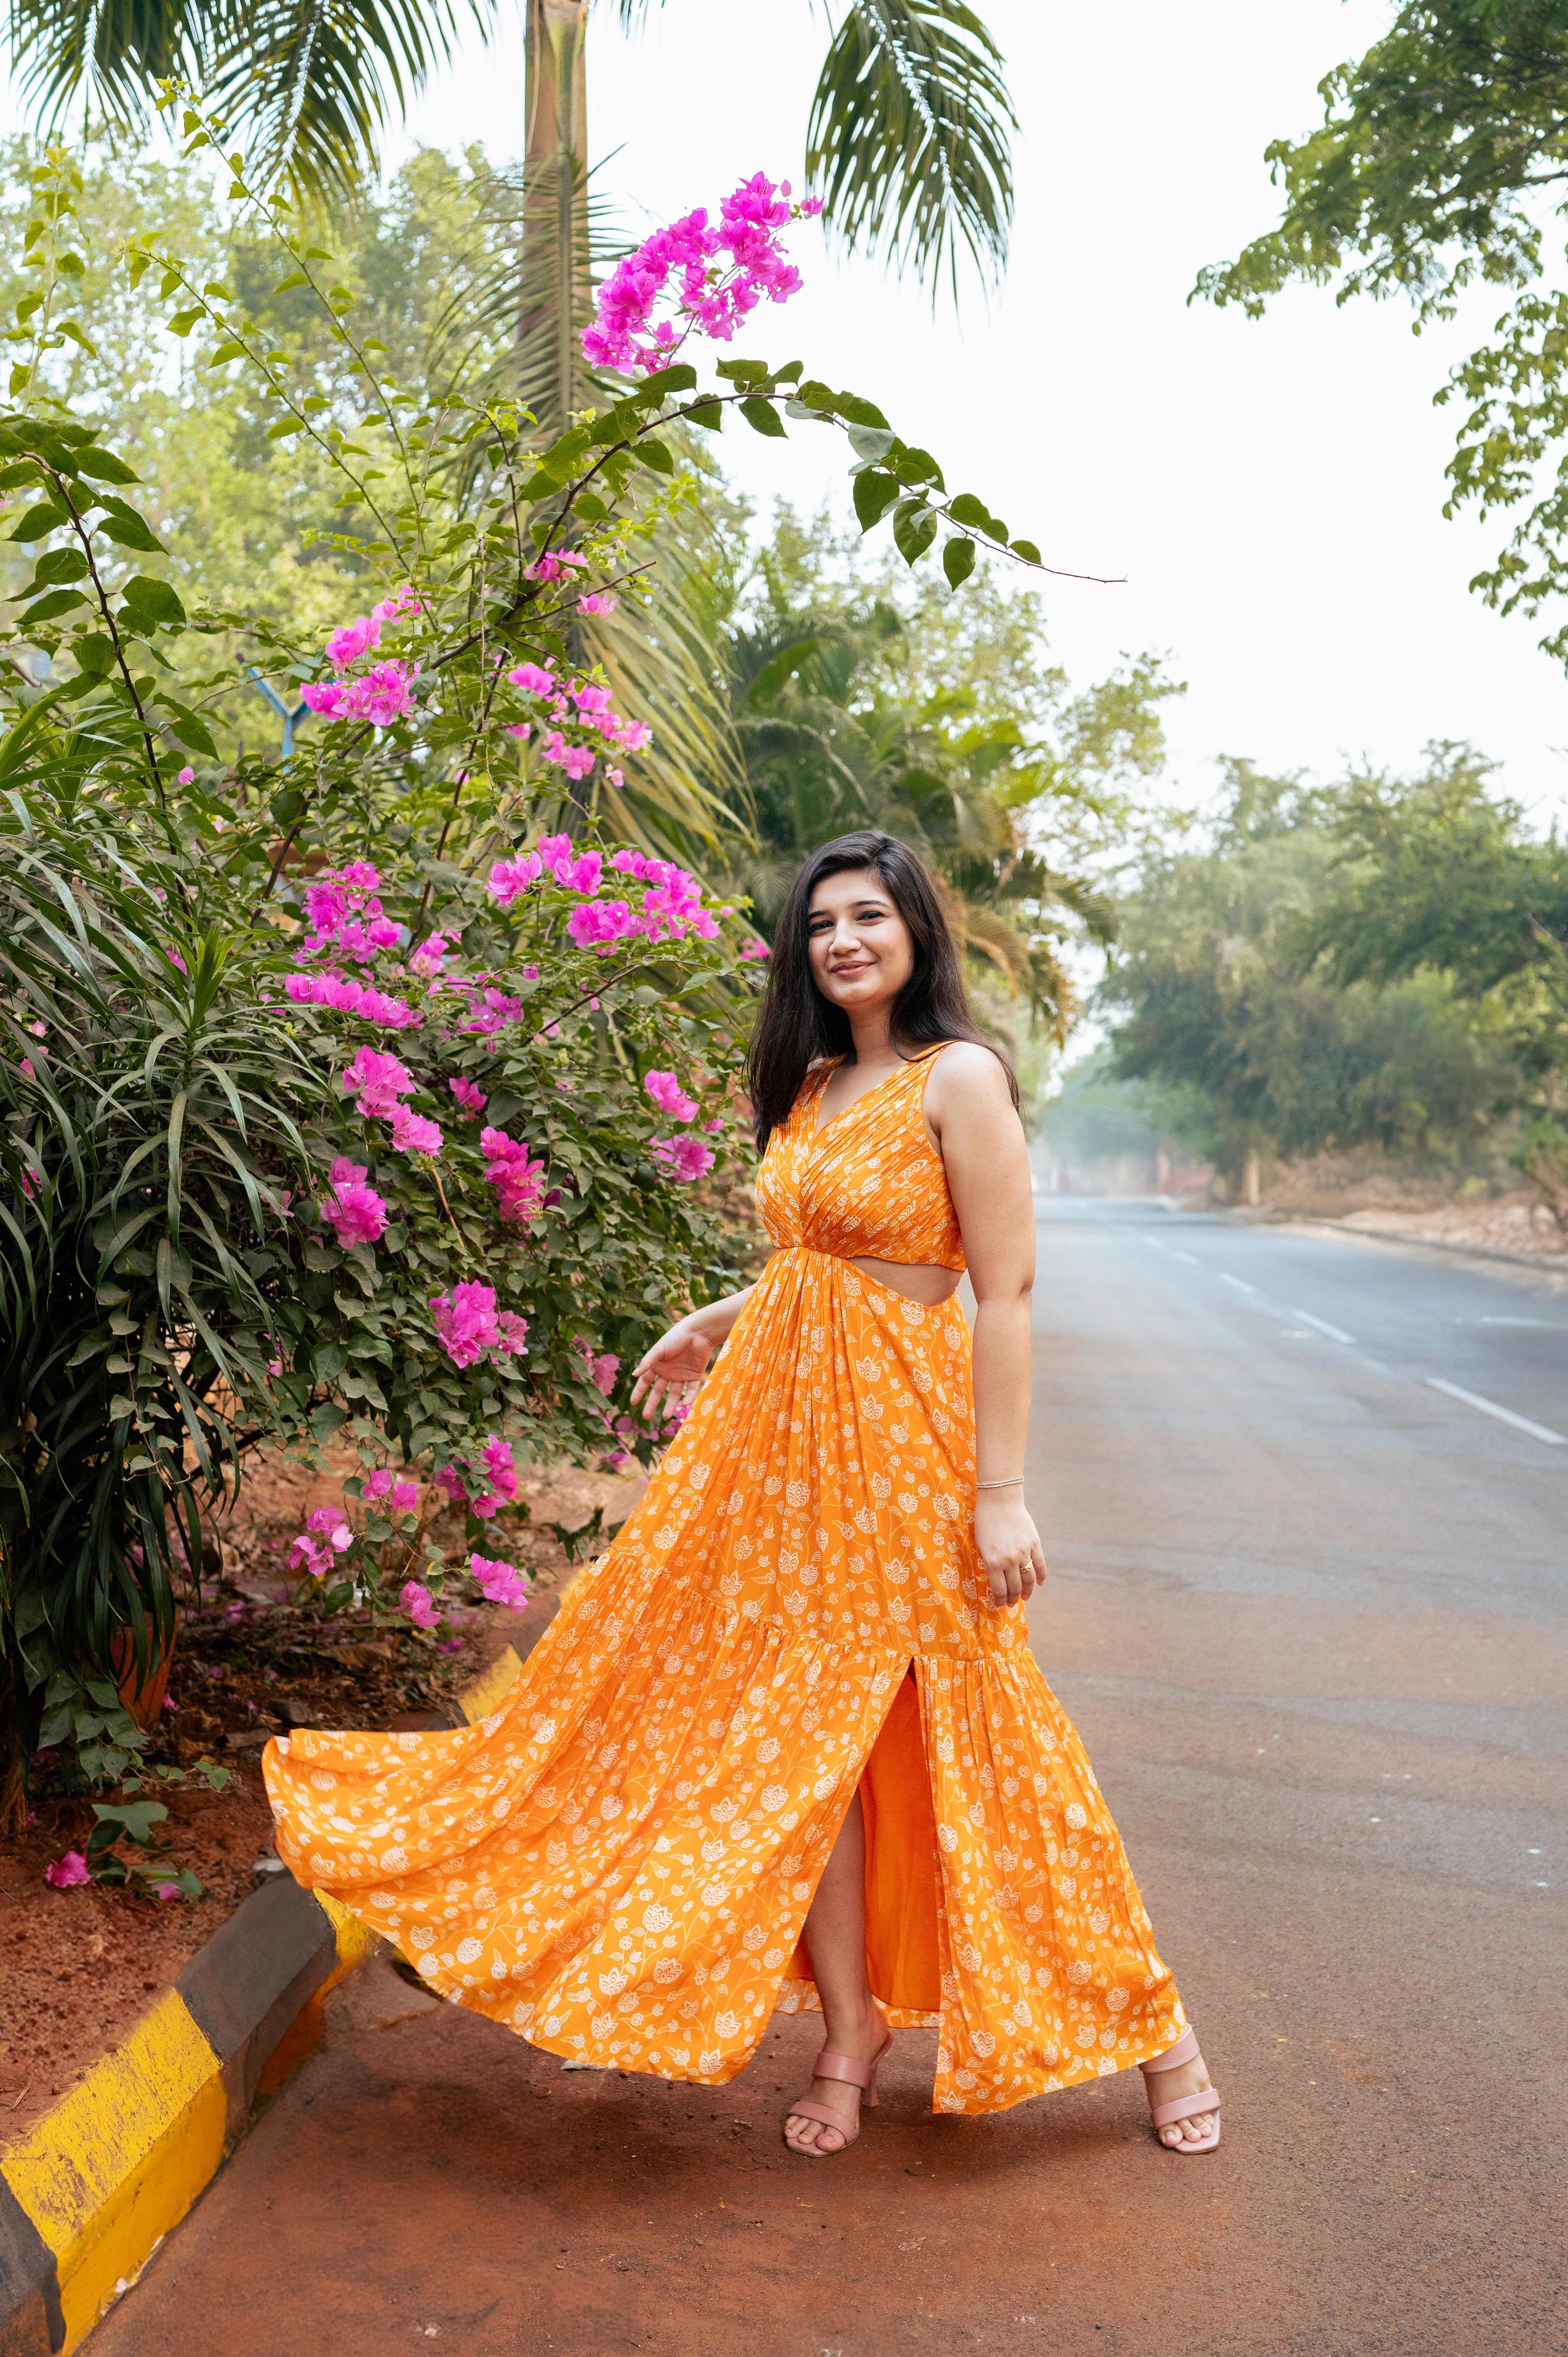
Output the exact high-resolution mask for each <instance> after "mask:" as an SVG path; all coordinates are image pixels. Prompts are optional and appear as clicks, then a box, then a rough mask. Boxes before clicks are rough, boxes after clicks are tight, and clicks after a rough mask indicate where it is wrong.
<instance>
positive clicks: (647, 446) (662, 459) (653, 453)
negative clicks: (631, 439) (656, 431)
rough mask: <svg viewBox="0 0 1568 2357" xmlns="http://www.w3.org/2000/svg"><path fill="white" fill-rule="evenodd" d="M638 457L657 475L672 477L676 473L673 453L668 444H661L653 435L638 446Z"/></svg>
mask: <svg viewBox="0 0 1568 2357" xmlns="http://www.w3.org/2000/svg"><path fill="white" fill-rule="evenodd" d="M637 455H638V457H639V458H640V459H641V461H642V463H643V465H644V466H645V467H651V468H652V469H653V472H654V473H655V474H656V475H672V474H673V473H674V472H675V456H674V453H673V451H672V450H671V447H670V446H669V444H668V443H667V442H660V441H659V440H658V439H657V438H656V437H655V436H652V435H649V436H646V437H645V439H644V440H642V441H640V442H639V444H638V446H637Z"/></svg>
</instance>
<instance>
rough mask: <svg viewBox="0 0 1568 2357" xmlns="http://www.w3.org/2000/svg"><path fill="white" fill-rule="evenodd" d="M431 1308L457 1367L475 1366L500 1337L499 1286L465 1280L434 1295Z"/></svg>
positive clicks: (447, 1349)
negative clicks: (497, 1289) (497, 1300)
mask: <svg viewBox="0 0 1568 2357" xmlns="http://www.w3.org/2000/svg"><path fill="white" fill-rule="evenodd" d="M430 1311H431V1315H432V1317H433V1318H435V1331H436V1333H437V1334H438V1335H439V1337H440V1340H441V1345H442V1348H443V1349H444V1350H445V1351H446V1356H447V1357H448V1358H449V1359H450V1360H451V1361H452V1363H453V1365H454V1366H455V1367H471V1366H473V1365H474V1364H475V1363H476V1362H477V1361H478V1359H479V1357H480V1355H481V1354H482V1353H483V1352H484V1351H490V1350H493V1349H494V1348H495V1346H496V1344H497V1342H498V1341H499V1339H500V1327H499V1322H498V1320H497V1318H496V1296H495V1287H494V1286H489V1285H475V1284H461V1285H456V1286H453V1288H452V1290H451V1292H450V1293H435V1294H432V1295H431V1297H430Z"/></svg>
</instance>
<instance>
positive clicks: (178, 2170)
mask: <svg viewBox="0 0 1568 2357" xmlns="http://www.w3.org/2000/svg"><path fill="white" fill-rule="evenodd" d="M227 2112H228V2105H227V2104H226V2102H225V2100H224V2094H223V2088H222V2083H221V2081H220V2076H219V2062H218V2057H217V2056H216V2055H215V2054H214V2053H213V2051H212V2049H211V2047H210V2046H209V2044H208V2042H207V2040H206V2039H205V2038H204V2037H203V2036H202V2034H201V2032H200V2030H199V2029H198V2028H197V2026H196V2024H195V2022H194V2021H193V2020H192V2019H191V2018H190V2015H189V2014H188V2012H187V2010H186V2007H185V2005H184V2002H183V2000H182V1999H181V1998H180V1997H179V1996H178V1995H177V1993H176V1991H175V1990H173V1989H170V1990H169V1991H168V1992H167V1994H166V1996H162V1997H160V1998H159V2000H158V2002H157V2004H156V2005H155V2006H154V2007H153V2009H152V2011H151V2012H150V2013H145V2014H144V2015H143V2016H142V2018H141V2020H140V2021H138V2022H137V2024H136V2026H135V2028H134V2029H133V2030H132V2031H131V2033H130V2036H129V2037H128V2038H127V2039H126V2040H124V2044H123V2045H122V2046H121V2047H120V2049H119V2050H118V2052H117V2053H114V2054H113V2055H109V2056H107V2057H106V2058H105V2059H104V2061H102V2062H100V2063H99V2064H98V2066H97V2068H96V2069H95V2070H93V2071H91V2072H89V2073H88V2075H87V2077H86V2078H85V2079H84V2080H83V2081H82V2083H81V2086H80V2087H74V2088H73V2089H72V2090H71V2092H70V2094H69V2095H68V2096H67V2097H66V2098H65V2101H64V2102H63V2103H61V2104H57V2105H56V2107H55V2109H54V2110H53V2111H52V2112H50V2113H48V2115H46V2116H45V2117H44V2118H43V2119H41V2120H40V2121H39V2122H38V2126H37V2127H35V2128H34V2129H33V2130H32V2131H31V2133H30V2134H29V2135H28V2136H26V2137H24V2139H23V2140H22V2142H21V2143H20V2144H19V2145H17V2146H16V2147H14V2148H13V2149H12V2150H11V2151H10V2152H9V2153H7V2155H6V2156H5V2161H4V2163H3V2164H0V2176H4V2178H5V2182H6V2184H7V2185H8V2186H9V2187H10V2189H11V2190H12V2192H13V2193H14V2194H15V2195H16V2199H17V2201H19V2202H20V2203H21V2205H22V2207H23V2209H24V2210H25V2211H26V2212H27V2215H28V2216H29V2217H30V2218H31V2220H32V2222H33V2223H34V2225H35V2226H36V2227H37V2228H38V2233H40V2234H41V2235H42V2237H43V2239H44V2241H45V2242H46V2243H47V2244H48V2247H49V2249H50V2250H51V2251H52V2252H53V2253H54V2257H55V2266H56V2269H57V2271H58V2274H59V2298H60V2307H61V2309H63V2311H64V2314H65V2324H66V2340H65V2347H66V2349H67V2350H71V2349H74V2348H75V2347H76V2346H77V2343H78V2342H79V2341H81V2339H82V2337H83V2335H84V2334H85V2333H88V2332H91V2330H92V2327H93V2326H94V2325H95V2324H96V2323H97V2321H98V2319H99V2318H100V2317H101V2316H102V2313H103V2311H104V2309H106V2308H107V2307H108V2306H109V2305H110V2303H111V2301H112V2300H113V2298H114V2291H115V2287H116V2285H117V2284H123V2283H124V2282H127V2281H129V2279H130V2278H131V2277H132V2276H134V2275H136V2274H137V2273H138V2271H139V2270H140V2269H141V2268H142V2267H143V2266H145V2264H146V2261H147V2259H148V2258H149V2256H150V2255H151V2254H152V2252H153V2250H154V2249H155V2247H156V2244H158V2243H159V2242H161V2240H162V2239H163V2237H164V2235H165V2234H166V2233H168V2230H169V2228H170V2227H171V2226H173V2225H176V2224H177V2222H179V2220H180V2219H181V2218H183V2217H184V2215H185V2213H186V2212H187V2211H188V2209H189V2207H190V2205H191V2203H192V2202H193V2201H195V2199H196V2197H197V2195H198V2194H199V2192H200V2190H201V2189H202V2187H203V2186H204V2185H205V2184H207V2182H208V2181H209V2179H210V2178H211V2176H212V2175H213V2173H214V2171H215V2170H216V2169H217V2167H218V2164H219V2162H220V2160H221V2159H222V2158H223V2131H224V2124H225V2120H226V2117H227Z"/></svg>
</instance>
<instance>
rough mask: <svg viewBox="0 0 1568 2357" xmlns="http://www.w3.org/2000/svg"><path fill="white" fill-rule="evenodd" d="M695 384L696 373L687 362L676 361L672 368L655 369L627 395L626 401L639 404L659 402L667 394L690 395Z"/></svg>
mask: <svg viewBox="0 0 1568 2357" xmlns="http://www.w3.org/2000/svg"><path fill="white" fill-rule="evenodd" d="M696 382H697V371H696V370H695V369H694V368H693V367H692V365H691V363H690V362H689V361H676V362H675V364H674V366H673V367H672V368H664V369H655V370H654V371H653V374H652V375H651V376H650V377H645V378H644V379H643V381H642V382H641V383H640V384H639V385H638V386H636V387H635V388H634V390H633V391H632V392H631V393H628V395H627V399H628V401H635V402H637V403H638V404H646V403H649V402H661V401H662V400H663V398H664V396H665V394H666V393H690V392H691V391H692V390H693V386H694V385H695V384H696Z"/></svg>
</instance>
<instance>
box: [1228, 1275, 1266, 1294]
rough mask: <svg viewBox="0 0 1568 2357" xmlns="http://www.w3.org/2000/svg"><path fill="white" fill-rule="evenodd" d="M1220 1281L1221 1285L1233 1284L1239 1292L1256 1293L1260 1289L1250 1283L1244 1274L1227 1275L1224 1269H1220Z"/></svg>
mask: <svg viewBox="0 0 1568 2357" xmlns="http://www.w3.org/2000/svg"><path fill="white" fill-rule="evenodd" d="M1219 1282H1220V1284H1221V1285H1233V1286H1235V1288H1236V1290H1237V1292H1238V1293H1256V1291H1257V1289H1258V1288H1257V1286H1255V1285H1249V1284H1248V1282H1247V1280H1246V1278H1245V1277H1244V1276H1227V1275H1226V1274H1225V1272H1224V1271H1223V1270H1221V1271H1220V1275H1219Z"/></svg>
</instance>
